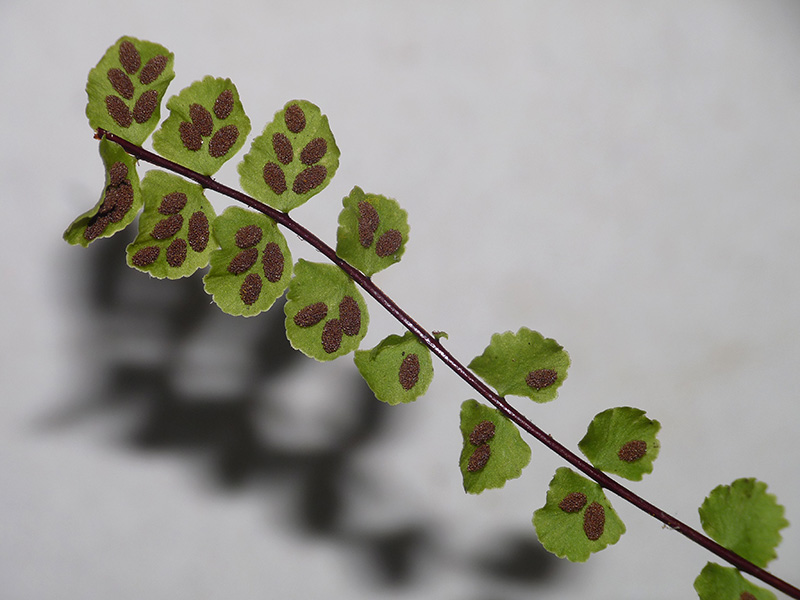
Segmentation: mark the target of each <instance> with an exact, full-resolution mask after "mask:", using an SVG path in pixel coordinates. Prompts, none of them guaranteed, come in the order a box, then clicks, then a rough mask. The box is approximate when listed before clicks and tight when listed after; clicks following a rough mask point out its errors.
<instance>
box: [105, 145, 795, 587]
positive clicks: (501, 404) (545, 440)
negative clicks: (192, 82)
mask: <svg viewBox="0 0 800 600" xmlns="http://www.w3.org/2000/svg"><path fill="white" fill-rule="evenodd" d="M95 137H96V138H97V139H102V138H103V137H105V138H106V139H107V140H109V141H111V142H114V143H116V144H119V145H120V146H121V147H122V148H123V149H124V150H125V151H126V152H127V153H128V154H130V155H131V156H134V157H136V158H137V159H139V160H143V161H145V162H148V163H150V164H153V165H155V166H157V167H161V168H163V169H166V170H168V171H172V172H173V173H177V174H179V175H182V176H183V177H186V178H187V179H191V180H193V181H196V182H197V183H199V184H200V185H201V186H203V187H204V188H207V189H210V190H214V191H215V192H217V193H219V194H222V195H223V196H227V197H229V198H232V199H234V200H236V201H238V202H241V203H243V204H246V205H247V206H249V207H250V208H252V209H254V210H256V211H258V212H260V213H262V214H264V215H266V216H268V217H269V218H270V219H272V220H274V221H275V222H277V223H280V224H281V225H283V226H284V227H285V228H286V229H288V230H289V231H291V232H293V233H295V234H297V235H298V236H299V237H301V238H302V239H303V240H304V241H306V242H307V243H309V244H311V246H313V247H314V248H315V249H317V250H318V251H319V252H321V253H322V254H324V255H325V257H326V258H328V260H330V261H331V262H333V263H334V264H336V265H337V266H338V267H340V268H341V269H342V270H343V271H344V272H345V273H347V274H348V275H349V276H350V277H351V278H352V279H353V281H355V282H356V283H357V284H358V285H359V286H361V288H362V289H363V290H364V291H365V292H367V293H368V294H369V295H370V296H372V297H373V298H375V300H376V301H377V302H378V303H379V304H380V305H381V306H382V307H383V308H385V309H386V310H387V311H388V312H389V313H390V314H391V315H392V316H393V317H394V318H395V319H397V320H398V321H399V322H400V323H401V324H402V325H403V326H404V327H405V328H406V329H408V330H409V331H411V332H412V333H414V335H416V336H417V337H418V338H419V339H420V340H421V341H422V343H424V344H425V345H426V346H427V347H428V348H430V350H431V352H433V353H434V354H435V355H436V356H438V357H439V358H440V359H441V361H442V362H443V363H444V364H446V365H447V366H448V367H449V368H450V369H451V370H452V371H453V372H455V373H456V374H457V375H458V376H459V377H461V379H463V380H464V381H465V382H466V383H467V384H468V385H469V386H470V387H472V388H473V389H474V390H475V391H476V392H478V393H479V394H480V395H481V396H483V397H484V398H485V399H486V400H488V401H489V402H490V403H491V404H492V405H494V406H495V407H496V408H497V410H499V411H500V412H501V413H503V415H505V416H506V417H507V418H508V419H510V420H511V421H513V422H514V423H515V424H516V425H517V426H518V427H519V428H520V429H523V430H524V431H526V432H528V433H529V434H530V435H532V436H533V437H535V438H536V439H537V440H539V441H540V442H541V443H542V444H544V445H545V446H547V447H548V448H549V449H550V450H552V451H553V452H555V453H556V454H558V455H559V456H560V457H561V458H563V459H564V460H565V461H567V462H568V463H569V464H571V465H572V466H573V467H575V468H576V469H578V470H579V471H581V472H582V473H583V474H584V475H586V476H587V477H589V478H590V479H593V480H594V481H596V482H597V483H598V484H600V485H601V486H603V487H604V488H606V489H607V490H609V491H611V492H613V493H614V494H616V495H617V496H619V497H620V498H623V499H624V500H627V501H628V502H630V503H631V504H633V505H634V506H635V507H637V508H639V509H640V510H643V511H644V512H646V513H647V514H649V515H650V516H652V517H655V518H656V519H658V520H659V521H661V522H662V523H664V524H665V525H667V526H668V527H670V528H671V529H674V530H675V531H678V532H680V533H682V534H683V535H685V536H686V537H687V538H689V539H690V540H692V541H693V542H695V543H697V544H699V545H700V546H702V547H703V548H705V549H707V550H708V551H709V552H712V553H713V554H716V555H717V556H718V557H720V558H721V559H723V560H725V561H726V562H728V563H730V564H731V565H733V566H734V567H736V568H737V569H739V570H741V571H744V572H745V573H749V574H750V575H752V576H753V577H756V578H758V579H760V580H761V581H763V582H764V583H766V584H768V585H770V586H772V587H773V588H775V589H776V590H780V591H781V592H783V593H785V594H787V595H788V596H790V597H792V598H796V599H797V600H800V589H798V588H796V587H794V586H793V585H791V584H789V583H787V582H786V581H784V580H782V579H780V578H778V577H776V576H775V575H772V574H771V573H770V572H768V571H766V570H764V569H762V568H761V567H758V566H756V565H754V564H753V563H751V562H750V561H748V560H746V559H744V558H742V557H741V556H739V555H738V554H736V553H735V552H732V551H730V550H728V549H727V548H724V547H723V546H721V545H719V544H718V543H717V542H715V541H714V540H712V539H711V538H709V537H707V536H705V535H703V534H702V533H700V532H699V531H697V530H696V529H693V528H692V527H689V526H688V525H686V524H685V523H683V522H682V521H679V520H678V519H676V518H675V517H673V516H671V515H669V514H668V513H666V512H664V511H663V510H661V509H660V508H658V507H657V506H655V505H653V504H651V503H650V502H648V501H647V500H644V499H643V498H642V497H640V496H638V495H637V494H635V493H633V492H632V491H631V490H629V489H628V488H626V487H625V486H623V485H621V484H620V483H619V482H617V481H616V480H614V479H612V478H611V477H609V476H608V475H606V474H605V473H604V472H603V471H600V470H599V469H596V468H595V467H593V466H592V465H591V464H589V463H588V462H586V461H585V460H583V459H582V458H581V457H580V456H578V455H577V454H575V453H574V452H572V451H571V450H569V449H568V448H566V447H565V446H563V445H562V444H561V443H559V442H558V441H556V440H555V439H554V438H552V437H551V436H550V435H548V434H547V433H545V432H544V431H543V430H542V429H540V428H539V427H537V426H536V425H534V424H533V423H532V422H531V421H530V420H528V418H527V417H525V416H524V415H523V414H521V413H520V412H519V411H517V410H516V409H515V408H514V407H513V406H511V405H510V404H509V403H508V402H506V399H505V398H503V397H502V396H499V395H497V394H496V393H495V392H494V390H492V389H491V388H490V387H488V386H487V385H486V384H485V383H483V381H481V380H480V379H478V377H477V376H476V375H475V374H474V373H473V372H472V371H470V370H469V369H467V368H466V367H465V366H464V365H463V364H461V362H459V361H458V360H457V359H456V358H455V357H454V356H453V355H452V354H450V352H449V351H448V350H447V349H446V348H445V347H444V346H442V344H441V343H440V342H439V340H438V339H437V338H436V337H435V336H433V335H432V334H431V333H429V332H428V331H426V330H425V329H423V328H422V327H421V326H420V325H419V324H418V323H417V322H416V321H415V320H414V319H412V318H411V317H410V316H409V315H408V314H407V313H406V312H405V311H403V309H401V308H400V307H399V306H398V305H397V304H396V303H395V302H394V300H392V299H391V298H390V297H389V296H387V295H386V294H385V293H384V292H383V290H381V289H380V288H379V287H378V286H376V285H375V284H374V283H373V282H372V280H371V279H370V278H369V277H367V276H366V275H364V274H363V273H362V272H361V271H359V270H358V269H356V268H355V267H353V266H352V265H351V264H350V263H348V262H346V261H344V260H342V259H341V258H339V257H338V256H337V255H336V252H335V251H334V250H333V248H331V247H330V246H328V245H327V244H326V243H325V242H323V241H322V240H321V239H319V238H318V237H317V236H316V235H314V234H313V233H312V232H310V231H309V230H308V229H306V228H305V227H303V226H302V225H300V224H299V223H298V222H297V221H295V220H294V219H292V218H291V217H290V216H289V215H288V214H287V213H284V212H281V211H278V210H275V209H274V208H272V207H270V206H267V205H266V204H263V203H262V202H259V201H258V200H256V199H255V198H252V197H250V196H248V195H247V194H244V193H242V192H240V191H238V190H235V189H233V188H230V187H228V186H226V185H223V184H221V183H218V182H217V181H215V180H214V179H212V178H211V177H208V176H206V175H201V174H200V173H197V172H196V171H193V170H191V169H188V168H186V167H184V166H182V165H179V164H178V163H176V162H173V161H171V160H168V159H166V158H163V157H161V156H159V155H157V154H153V153H152V152H149V151H147V150H145V149H144V148H142V147H140V146H137V145H136V144H132V143H131V142H128V141H127V140H125V139H123V138H121V137H119V136H117V135H115V134H113V133H110V132H108V131H105V130H104V129H98V130H97V132H96V134H95Z"/></svg>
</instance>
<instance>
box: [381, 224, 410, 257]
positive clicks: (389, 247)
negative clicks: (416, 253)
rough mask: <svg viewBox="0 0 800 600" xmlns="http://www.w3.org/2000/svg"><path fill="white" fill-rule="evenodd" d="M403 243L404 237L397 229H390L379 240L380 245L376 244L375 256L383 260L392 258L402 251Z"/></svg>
mask: <svg viewBox="0 0 800 600" xmlns="http://www.w3.org/2000/svg"><path fill="white" fill-rule="evenodd" d="M402 243H403V236H402V235H400V232H399V231H397V229H390V230H388V231H387V232H385V233H384V234H383V235H382V236H381V237H379V238H378V243H377V244H375V254H377V255H378V256H380V257H381V258H385V257H386V256H391V255H392V254H394V253H395V252H397V251H398V250H399V249H400V244H402Z"/></svg>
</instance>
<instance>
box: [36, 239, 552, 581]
mask: <svg viewBox="0 0 800 600" xmlns="http://www.w3.org/2000/svg"><path fill="white" fill-rule="evenodd" d="M128 242H129V238H126V235H125V232H123V233H122V234H118V235H117V236H115V237H114V238H111V239H109V240H103V241H102V242H101V243H99V244H94V245H92V247H90V248H89V249H88V251H87V252H88V254H89V256H88V257H87V256H86V255H85V254H84V255H82V256H81V257H79V259H80V261H78V260H77V259H76V260H75V261H74V262H73V263H72V264H73V265H75V266H74V268H75V269H79V270H80V274H79V276H78V279H81V278H83V279H84V281H83V283H82V285H81V286H80V290H82V294H83V296H82V299H81V307H82V312H83V314H82V315H81V318H83V319H85V324H84V326H83V336H84V337H85V339H84V347H92V348H94V349H95V350H94V353H93V354H92V355H91V356H89V357H87V360H86V363H85V365H84V371H85V372H84V373H83V374H82V375H81V377H80V379H82V380H83V381H85V382H86V385H85V388H84V389H83V390H81V396H80V400H78V399H77V398H75V397H73V398H70V399H68V401H67V402H66V406H65V407H64V408H62V409H61V410H60V411H59V412H58V413H57V414H50V415H48V416H46V418H45V420H44V421H45V426H46V427H48V428H53V427H58V428H63V427H68V426H70V424H73V423H76V422H79V421H81V420H83V419H85V418H87V417H90V416H93V415H95V414H98V413H105V414H107V413H112V414H117V415H119V418H122V419H127V421H126V422H125V424H124V430H123V431H124V432H125V433H124V434H122V435H121V436H120V437H119V438H118V439H117V441H118V442H119V444H120V445H121V446H123V447H124V448H127V449H129V450H130V451H132V452H136V453H151V452H158V453H178V454H186V455H188V456H191V457H192V459H193V462H196V459H197V458H200V460H201V464H203V465H204V468H203V469H202V473H203V474H204V477H206V478H207V480H208V481H209V482H210V483H211V488H212V489H218V490H220V491H223V492H229V491H231V490H248V493H250V492H251V491H252V490H254V489H257V490H266V491H267V493H269V491H270V490H273V489H276V488H280V489H282V490H289V492H290V494H291V495H292V496H293V498H294V502H292V503H291V508H288V509H286V510H287V511H288V513H289V514H287V515H286V517H287V518H286V519H285V520H286V522H288V523H289V524H290V525H291V527H292V528H293V529H294V530H295V531H296V532H297V534H298V535H303V536H314V537H321V538H325V539H327V540H330V541H333V542H335V543H338V544H340V545H341V547H342V549H343V550H345V551H347V552H349V553H350V554H351V555H352V557H353V558H354V559H355V560H356V561H357V562H358V563H360V564H361V565H362V568H363V571H364V572H365V573H367V574H368V575H369V576H368V577H367V578H366V579H368V580H369V581H371V582H372V583H373V584H374V585H376V586H378V587H380V588H398V587H403V586H413V585H418V584H419V583H420V578H421V577H422V574H421V571H422V569H421V568H420V567H421V565H422V564H423V561H424V560H426V557H430V555H431V554H432V553H435V552H436V551H437V548H441V544H439V543H438V542H437V540H436V539H435V537H434V536H435V535H436V534H434V533H432V532H433V531H434V529H435V528H433V527H431V523H430V522H429V519H430V518H431V517H430V516H427V515H419V516H418V518H417V519H416V520H411V521H407V522H401V523H397V524H394V525H393V526H392V527H389V528H386V527H381V528H380V529H375V528H374V527H373V528H370V527H369V526H363V525H359V524H358V523H357V516H356V517H355V519H356V523H355V524H354V516H353V515H354V512H355V513H357V511H358V509H357V507H355V506H354V504H353V498H354V492H353V490H354V489H356V490H358V488H359V486H362V485H364V484H363V483H360V481H361V480H362V479H363V478H364V474H363V473H359V469H361V467H359V466H358V464H357V463H358V457H359V456H361V455H363V453H365V452H368V451H369V449H370V447H372V445H374V444H380V443H381V438H382V437H383V435H384V434H385V433H386V432H387V431H388V430H390V429H391V428H392V427H393V426H395V425H396V424H397V419H398V417H397V416H396V415H398V413H397V412H396V411H393V410H392V407H389V406H387V405H385V404H382V403H380V402H378V401H376V400H375V398H374V397H373V395H372V393H371V392H370V390H369V388H368V387H367V386H366V384H365V383H364V382H363V381H362V380H361V378H360V377H359V376H358V374H357V372H356V371H355V370H354V368H353V369H350V371H349V372H348V373H347V374H345V375H342V373H341V371H337V372H335V373H333V375H335V376H337V377H338V378H339V379H337V380H336V381H335V383H333V384H331V383H330V382H327V381H324V382H322V386H323V387H324V389H325V390H326V391H325V394H326V395H327V396H333V397H332V398H331V397H326V398H325V400H326V401H329V402H327V404H332V405H335V406H336V407H337V408H336V410H337V415H336V419H333V421H334V426H333V427H332V428H331V427H329V428H328V430H327V432H326V433H325V434H319V433H318V431H316V430H315V429H314V427H312V428H311V430H312V431H308V428H307V427H306V428H305V429H304V428H303V420H304V418H305V416H304V415H299V416H298V415H292V414H287V411H289V413H290V412H291V410H293V409H294V408H293V407H292V406H291V405H292V404H293V402H288V403H287V401H286V398H284V397H282V394H283V395H286V393H287V392H286V390H287V389H290V390H291V385H292V384H291V382H289V383H288V384H287V379H289V380H291V379H292V378H294V379H296V380H297V379H302V377H303V374H302V369H303V368H304V367H303V365H304V364H306V363H311V361H308V360H307V359H305V358H304V357H302V356H301V355H300V354H299V353H298V352H297V351H295V350H294V349H292V348H291V346H290V344H289V342H288V341H287V339H286V336H285V332H284V325H283V310H282V306H279V305H276V306H274V307H273V308H272V309H271V310H270V311H268V312H267V313H264V314H262V315H259V316H257V317H252V318H249V319H244V318H235V317H230V316H228V315H225V314H223V313H222V312H221V311H219V309H218V308H217V307H216V306H214V305H212V304H211V303H210V302H209V298H208V296H207V295H206V294H205V293H204V291H203V289H202V281H201V278H200V277H199V276H198V275H195V276H194V277H191V278H187V279H182V280H177V281H159V280H154V279H151V278H150V277H148V276H145V275H142V274H141V273H138V272H136V271H134V270H132V269H129V268H127V267H126V266H125V265H124V264H122V258H121V257H123V256H124V248H125V246H126V244H127V243H128ZM87 262H88V263H90V264H89V267H88V269H87V268H86V265H87ZM76 293H81V292H79V291H78V290H76ZM282 302H283V300H279V304H281V303H282ZM312 367H319V365H318V364H312ZM287 385H288V388H287ZM297 395H298V396H300V395H302V390H301V391H300V392H299V393H297ZM287 405H289V407H288V408H287ZM312 408H313V407H312ZM314 410H318V409H314ZM329 420H330V419H329ZM305 425H307V423H305ZM293 428H295V429H293ZM293 433H294V437H293ZM368 477H369V474H367V478H368ZM357 493H361V490H359V491H358V492H357ZM518 541H519V540H518V539H517V538H513V537H512V538H509V544H510V550H508V549H506V550H504V551H502V552H498V553H496V555H495V556H489V557H487V556H482V557H479V558H476V559H475V561H476V562H475V564H473V565H464V568H465V569H475V567H476V566H477V569H476V570H477V571H479V572H482V573H484V574H485V575H486V576H488V577H491V578H492V579H506V580H509V581H512V582H514V583H516V584H520V583H522V584H524V585H526V586H536V585H539V584H541V583H543V582H545V581H547V580H549V579H550V578H551V577H553V575H554V574H555V571H556V567H555V565H557V563H558V561H557V559H555V558H553V557H551V556H550V555H546V554H545V553H544V552H536V551H534V550H532V548H531V547H529V546H525V545H524V544H522V546H520V544H519V543H518ZM523 546H524V547H523ZM526 565H527V566H526Z"/></svg>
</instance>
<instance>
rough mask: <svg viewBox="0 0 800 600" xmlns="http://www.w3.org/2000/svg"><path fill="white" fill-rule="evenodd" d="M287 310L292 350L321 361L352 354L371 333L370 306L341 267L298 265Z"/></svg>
mask: <svg viewBox="0 0 800 600" xmlns="http://www.w3.org/2000/svg"><path fill="white" fill-rule="evenodd" d="M286 298H287V302H286V305H285V306H284V312H285V313H286V336H287V337H288V338H289V342H291V344H292V346H293V347H294V348H296V349H297V350H300V351H301V352H303V353H304V354H306V355H307V356H310V357H311V358H315V359H317V360H319V361H326V360H333V359H334V358H337V357H339V356H342V355H343V354H347V353H348V352H352V351H353V350H355V349H356V348H358V345H359V344H360V343H361V340H362V339H363V338H364V336H365V335H366V333H367V325H369V315H368V313H367V305H366V303H365V302H364V298H363V297H362V296H361V293H360V292H359V291H358V289H356V284H355V283H353V280H352V279H350V278H349V277H348V276H347V275H346V274H345V273H344V272H343V271H342V270H341V269H340V268H339V267H337V266H335V265H329V264H321V263H314V262H309V261H306V260H303V259H300V260H299V261H297V264H296V265H295V268H294V277H293V278H292V280H291V282H290V283H289V292H288V294H287V296H286Z"/></svg>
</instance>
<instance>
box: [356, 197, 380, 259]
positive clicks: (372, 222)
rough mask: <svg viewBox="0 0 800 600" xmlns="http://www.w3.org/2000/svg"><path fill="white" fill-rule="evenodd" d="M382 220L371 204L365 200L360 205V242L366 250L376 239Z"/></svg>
mask: <svg viewBox="0 0 800 600" xmlns="http://www.w3.org/2000/svg"><path fill="white" fill-rule="evenodd" d="M380 222H381V219H380V217H379V216H378V211H377V210H375V207H374V206H372V204H370V203H369V202H366V201H364V200H361V201H359V203H358V241H359V242H360V243H361V246H362V247H364V248H369V247H370V246H371V245H372V241H373V239H374V238H375V232H376V231H377V230H378V225H379V224H380Z"/></svg>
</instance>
